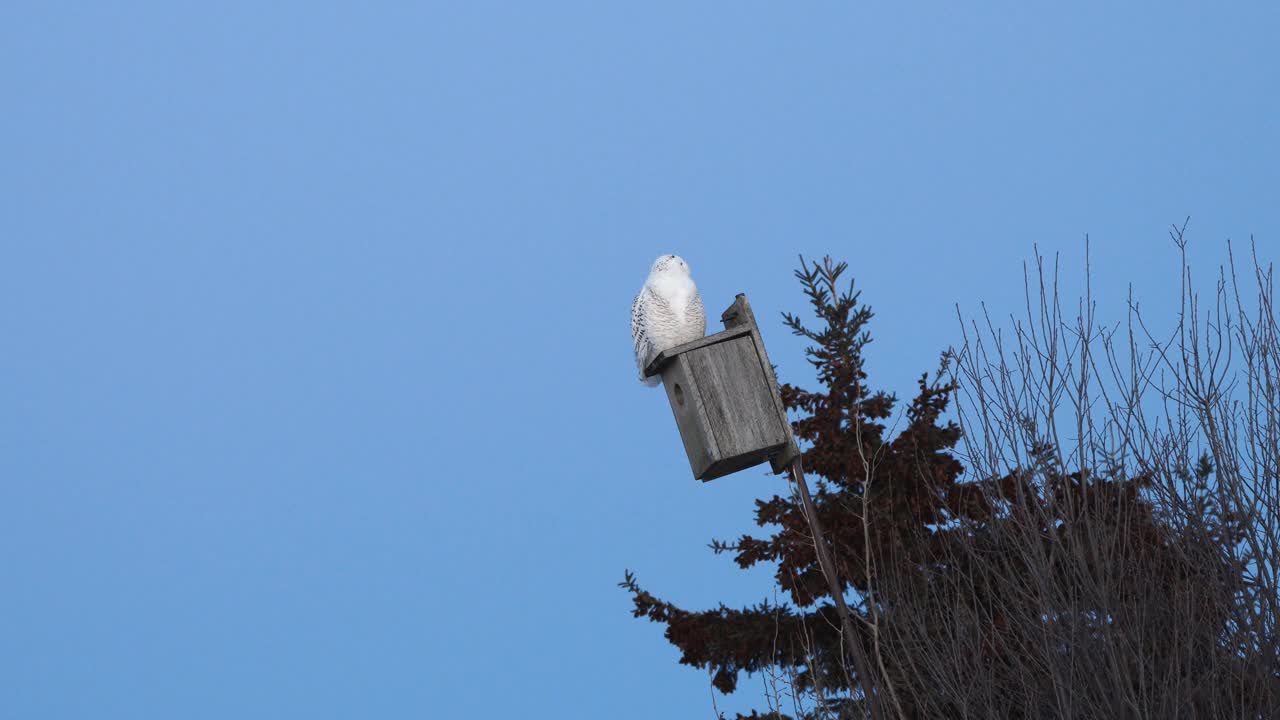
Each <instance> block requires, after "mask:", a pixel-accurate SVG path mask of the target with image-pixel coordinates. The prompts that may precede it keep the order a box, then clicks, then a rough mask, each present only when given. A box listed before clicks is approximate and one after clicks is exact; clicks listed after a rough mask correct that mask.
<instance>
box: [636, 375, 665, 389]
mask: <svg viewBox="0 0 1280 720" xmlns="http://www.w3.org/2000/svg"><path fill="white" fill-rule="evenodd" d="M640 382H642V383H644V384H645V385H646V386H647V387H658V386H659V385H661V384H662V376H661V375H650V376H649V377H642V378H640Z"/></svg>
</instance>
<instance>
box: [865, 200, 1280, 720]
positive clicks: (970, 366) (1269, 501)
mask: <svg viewBox="0 0 1280 720" xmlns="http://www.w3.org/2000/svg"><path fill="white" fill-rule="evenodd" d="M1184 230H1185V225H1184V226H1183V227H1175V228H1174V230H1173V232H1172V237H1173V240H1174V243H1175V246H1176V247H1177V248H1178V249H1179V250H1180V251H1181V252H1182V257H1183V281H1182V305H1181V311H1180V314H1179V316H1178V317H1177V325H1176V327H1175V328H1174V330H1173V332H1172V334H1171V335H1169V336H1164V337H1161V336H1157V335H1156V334H1155V332H1154V330H1153V329H1152V325H1151V324H1149V322H1148V319H1147V318H1145V317H1144V316H1143V314H1142V313H1141V312H1140V310H1139V307H1138V305H1137V304H1136V303H1134V302H1132V300H1131V301H1130V304H1129V309H1128V321H1127V323H1122V324H1118V325H1116V326H1114V327H1102V326H1100V325H1099V324H1098V322H1097V320H1096V315H1095V310H1096V308H1095V304H1094V301H1093V299H1092V297H1091V295H1090V293H1089V292H1086V295H1085V297H1084V298H1083V299H1081V300H1080V301H1079V302H1078V303H1077V304H1076V306H1075V307H1074V308H1073V309H1072V311H1071V312H1067V310H1065V309H1064V306H1063V302H1062V299H1061V297H1060V294H1059V278H1058V268H1057V264H1056V261H1055V263H1054V265H1053V267H1048V266H1047V265H1046V262H1045V260H1044V259H1043V258H1040V257H1038V258H1037V261H1036V264H1035V267H1034V271H1033V272H1029V273H1028V277H1027V282H1026V286H1027V295H1026V298H1027V301H1026V308H1025V316H1024V317H1022V318H1013V319H1012V327H1011V328H1009V329H1007V330H1006V329H1001V328H1000V327H999V326H998V325H997V323H996V322H994V321H993V320H992V319H991V317H990V316H989V315H987V314H986V313H985V312H984V314H983V317H982V318H981V320H980V321H970V322H969V323H967V324H966V326H965V335H964V344H963V346H962V347H960V348H959V349H958V350H955V351H954V352H953V353H951V361H952V365H951V371H952V372H953V378H954V381H955V384H956V386H957V388H958V395H957V413H958V416H959V422H960V425H961V427H962V429H963V438H964V439H963V443H962V446H961V447H962V451H961V453H960V455H961V460H962V461H963V462H964V464H965V465H966V477H968V478H970V479H972V482H973V484H974V485H975V486H977V487H979V488H981V491H982V493H983V497H984V498H985V500H986V502H987V503H989V506H990V507H991V508H992V512H991V515H990V517H989V518H987V519H985V520H977V519H974V516H973V515H972V514H968V515H967V516H957V517H956V519H954V520H953V521H951V523H950V525H949V526H948V527H947V529H948V530H949V532H946V533H939V532H937V528H934V529H926V530H923V531H921V532H922V534H923V535H926V536H929V535H931V536H933V537H935V538H937V539H939V540H941V539H942V538H943V537H945V541H938V542H934V543H933V544H932V546H931V548H932V551H933V552H932V554H931V555H930V556H929V557H928V558H927V560H925V561H921V560H920V558H919V556H918V554H914V555H913V556H912V557H910V558H909V562H904V560H908V558H907V557H906V556H905V555H904V554H903V552H902V550H901V546H898V545H896V544H889V545H887V546H882V547H880V548H878V557H877V559H876V561H875V567H876V574H875V582H874V590H873V593H872V599H873V601H874V603H875V604H876V605H877V606H878V607H879V608H880V610H879V615H880V618H881V620H880V622H879V632H880V642H882V643H883V645H884V647H883V649H882V653H881V654H882V655H883V657H885V658H887V659H888V660H889V663H888V666H887V667H886V668H885V669H884V671H883V673H882V675H883V676H882V677H880V678H878V679H877V681H878V685H879V686H883V687H893V688H895V689H896V691H897V692H898V693H899V694H900V695H901V696H902V697H903V698H904V701H903V705H904V706H905V707H906V708H908V709H907V710H904V711H903V712H902V713H901V714H902V715H905V716H911V717H957V718H1000V717H1008V718H1174V717H1203V718H1263V717H1277V716H1280V654H1278V653H1280V644H1278V638H1277V635H1276V617H1277V613H1276V604H1277V591H1278V589H1280V588H1278V581H1280V532H1278V531H1280V527H1278V523H1280V479H1278V477H1280V474H1278V468H1280V333H1278V332H1277V324H1276V317H1275V313H1274V309H1273V305H1272V298H1273V296H1274V294H1273V283H1272V272H1271V268H1270V266H1266V267H1264V266H1263V265H1262V264H1261V263H1260V262H1259V261H1258V260H1257V258H1256V255H1254V256H1253V257H1251V260H1252V262H1251V266H1252V267H1251V272H1250V273H1249V274H1247V275H1246V276H1245V277H1244V279H1242V278H1241V277H1240V276H1239V275H1238V274H1237V267H1236V262H1235V257H1234V256H1232V257H1231V259H1230V262H1229V263H1228V265H1227V267H1226V268H1224V269H1223V270H1222V272H1221V273H1220V275H1219V277H1218V281H1217V287H1216V293H1215V294H1214V296H1213V298H1212V299H1211V301H1210V302H1207V303H1205V302H1202V300H1201V298H1200V296H1199V295H1198V294H1197V293H1196V292H1195V291H1194V289H1193V284H1192V280H1193V278H1192V275H1191V269H1190V267H1189V266H1188V265H1187V262H1186V254H1185V250H1186V239H1185V235H1184ZM929 540H930V537H921V538H917V540H916V543H915V545H916V546H919V545H920V544H921V543H927V542H929ZM875 615H876V614H875V613H872V614H871V616H873V617H874V616H875Z"/></svg>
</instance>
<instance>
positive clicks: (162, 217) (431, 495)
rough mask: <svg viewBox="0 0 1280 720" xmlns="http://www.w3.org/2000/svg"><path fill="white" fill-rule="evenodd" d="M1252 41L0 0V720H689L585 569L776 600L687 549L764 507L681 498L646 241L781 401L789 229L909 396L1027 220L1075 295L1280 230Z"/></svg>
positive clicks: (712, 14) (919, 20)
mask: <svg viewBox="0 0 1280 720" xmlns="http://www.w3.org/2000/svg"><path fill="white" fill-rule="evenodd" d="M979 6H980V7H979ZM1120 6H1123V7H1120ZM1277 36H1280V6H1278V5H1277V4H1276V3H1274V2H1255V3H1230V4H1227V3H1208V2H1206V3H1179V2H1159V3H1154V2H1153V3H1137V2H1134V3H1114V2H1093V3H1040V2H1026V1H1025V0H1020V1H1018V2H999V3H886V2H847V1H845V2H824V1H815V2H805V3H779V2H774V1H766V0H747V1H737V2H693V1H690V0H680V1H679V2H666V1H663V2H643V3H606V2H599V1H595V0H593V1H585V0H584V1H582V2H560V1H553V0H541V1H538V2H506V3H496V2H487V1H484V0H465V1H458V2H448V3H445V2H436V3H432V2H427V3H372V2H366V3H347V4H343V5H341V6H340V5H336V4H331V3H315V2H305V3H304V2H279V3H267V2H252V3H247V2H246V3H210V2H200V3H185V2H181V3H180V2H156V3H131V2H110V3H108V2H101V3H88V2H84V3H53V2H31V3H28V2H20V1H18V0H8V1H7V2H5V3H3V4H0V718H3V719H4V720H8V719H9V718H15V719H22V720H29V719H35V718H94V719H95V720H104V719H107V718H165V719H168V718H190V719H193V720H194V719H203V718H287V717H299V718H469V717H493V718H506V717H533V718H542V717H546V718H624V719H625V718H645V719H646V720H648V719H651V718H682V717H710V716H711V708H710V694H709V683H708V678H707V677H706V675H705V674H703V673H700V672H698V671H695V670H692V669H689V668H686V667H683V666H679V665H677V664H676V657H677V653H676V651H675V650H674V649H673V648H672V647H670V646H669V645H668V644H667V643H666V641H665V640H664V639H663V638H662V637H661V628H660V627H659V626H655V625H651V624H648V623H644V622H641V621H637V620H633V619H632V618H631V617H630V615H629V608H630V603H629V601H628V597H627V595H626V594H625V593H624V592H623V591H621V590H619V589H618V588H616V587H615V583H616V582H617V581H618V580H620V579H621V577H622V574H623V570H624V569H627V568H630V569H632V570H634V571H635V572H637V573H638V575H639V578H640V580H641V582H642V583H643V584H645V585H646V586H647V587H648V588H650V589H651V590H653V591H654V592H656V593H658V594H660V595H662V596H664V597H668V598H669V599H672V600H674V601H677V602H680V603H682V604H685V605H687V606H689V607H692V608H702V607H708V606H713V605H714V604H715V603H716V602H718V601H720V600H724V601H726V602H728V603H730V604H741V603H747V602H756V601H758V600H760V599H763V598H764V597H766V596H767V594H768V593H769V588H770V583H769V581H768V570H767V569H760V570H757V571H753V572H751V573H743V572H741V571H738V570H737V569H736V567H735V566H734V565H733V563H732V561H731V560H730V559H728V558H717V557H714V556H713V555H711V554H710V552H709V551H707V550H706V548H705V545H706V543H707V542H708V541H709V540H711V539H713V538H731V537H735V536H737V535H739V534H741V533H742V532H744V531H747V530H749V529H750V517H751V508H752V504H751V501H752V498H754V497H757V496H760V495H765V494H770V493H773V492H785V487H784V484H783V482H782V481H781V479H779V478H775V477H772V476H768V475H766V474H765V473H764V472H763V471H762V470H759V469H756V470H750V471H746V472H743V473H740V474H739V475H735V476H730V477H727V478H724V479H722V480H718V481H716V482H713V483H710V484H707V485H702V484H700V483H697V482H695V481H693V480H692V479H691V477H690V476H689V472H688V467H687V465H686V463H685V459H684V457H683V454H682V451H681V448H680V444H679V440H678V436H677V434H676V430H675V427H674V424H673V422H672V421H671V417H670V411H669V410H668V408H667V406H666V402H665V399H664V398H663V397H662V396H661V393H660V392H658V391H653V390H649V389H646V388H643V387H641V386H640V384H639V383H637V382H636V381H635V380H634V378H633V368H632V360H631V357H630V353H631V348H630V338H629V336H628V311H629V304H630V301H631V297H632V295H633V294H634V292H635V290H636V289H637V288H638V287H639V285H640V283H641V282H642V281H643V279H644V275H645V273H646V272H647V270H648V266H649V264H650V263H651V262H652V260H653V259H654V257H655V256H656V255H658V254H660V253H666V252H677V253H680V254H682V255H683V256H684V257H685V258H686V259H687V260H688V261H689V263H690V264H691V265H692V267H693V270H694V276H695V278H696V280H697V281H698V283H699V286H700V287H701V289H702V295H703V298H704V299H705V300H706V303H707V305H708V310H709V314H710V315H712V317H713V318H718V316H719V312H720V310H721V309H723V308H724V307H725V306H727V305H728V304H729V303H730V302H731V301H732V299H733V295H734V293H736V292H747V293H749V295H750V297H751V299H752V301H753V304H754V305H755V307H756V310H757V313H758V315H759V316H760V319H761V322H762V324H763V331H764V335H765V339H766V340H767V341H768V343H769V349H770V351H771V355H772V358H773V360H774V362H775V363H776V364H777V365H778V366H779V372H780V375H781V377H782V379H784V380H788V379H790V380H796V379H804V378H806V377H807V372H806V366H805V364H804V362H803V358H802V355H801V350H802V346H801V345H800V344H799V343H797V342H796V340H795V339H794V338H792V337H790V336H788V335H786V334H785V332H784V329H783V327H782V325H781V322H780V321H779V318H778V313H779V312H780V311H782V310H793V311H795V310H803V309H804V304H803V297H802V296H801V295H800V292H799V289H798V286H797V285H796V284H795V282H794V281H793V280H792V278H791V276H790V275H791V270H792V269H793V267H794V265H795V256H796V254H797V253H800V252H803V253H806V254H807V255H810V256H820V255H822V254H823V253H831V254H833V255H836V256H838V257H840V258H844V259H847V260H848V261H849V262H850V263H851V266H852V270H851V272H852V274H853V276H854V277H855V278H856V279H857V281H858V283H859V286H860V287H861V288H862V289H863V290H864V296H863V297H864V299H865V300H866V301H868V302H870V303H871V304H872V305H873V306H874V307H875V309H876V310H877V312H878V316H877V318H876V320H875V321H874V323H873V326H872V328H871V330H872V332H873V334H874V335H875V337H876V341H875V343H874V344H873V346H872V348H871V355H870V358H869V364H870V370H871V372H872V381H873V383H874V384H875V385H876V386H877V387H882V388H885V389H888V390H893V391H897V392H899V393H900V394H906V393H909V392H910V391H911V389H912V385H911V384H912V382H913V380H914V378H915V376H916V375H918V374H919V373H920V372H922V371H924V370H927V369H930V368H933V367H934V366H935V365H936V362H937V358H938V354H939V352H940V351H942V350H943V349H944V348H946V347H947V346H948V345H950V344H952V343H954V342H956V339H957V329H956V320H955V306H956V304H957V303H958V304H960V305H961V306H962V307H964V308H967V309H974V308H976V307H977V306H978V303H979V302H981V301H987V302H988V303H989V305H990V306H991V307H992V308H993V310H994V311H995V312H997V313H1004V312H1008V311H1010V310H1014V309H1016V302H1017V301H1018V299H1019V297H1020V294H1021V262H1022V260H1023V259H1024V258H1025V257H1027V256H1028V255H1029V254H1030V253H1031V248H1032V244H1033V243H1039V244H1040V246H1041V248H1042V249H1044V250H1047V251H1061V252H1062V253H1063V254H1064V258H1065V259H1066V260H1067V267H1068V269H1069V272H1071V273H1077V272H1078V270H1079V267H1080V260H1081V258H1082V256H1083V238H1084V236H1085V234H1086V233H1088V234H1089V235H1090V237H1091V238H1092V241H1093V247H1094V253H1093V255H1094V263H1095V270H1096V281H1095V285H1096V287H1097V289H1098V291H1099V295H1101V296H1102V297H1103V299H1104V300H1106V299H1108V298H1111V299H1113V300H1114V299H1118V298H1120V297H1122V295H1123V293H1124V290H1125V287H1126V284H1127V283H1129V282H1133V283H1134V284H1135V286H1136V289H1137V291H1138V293H1139V294H1140V295H1141V296H1142V297H1144V298H1145V299H1147V302H1148V307H1151V308H1156V309H1158V308H1160V307H1161V303H1164V304H1166V305H1168V304H1169V303H1171V302H1172V300H1173V299H1174V295H1173V293H1174V292H1176V287H1174V284H1175V282H1176V278H1175V277H1174V276H1173V275H1171V274H1170V272H1171V271H1172V270H1173V268H1174V266H1175V262H1176V257H1175V256H1174V255H1173V253H1172V252H1171V246H1170V243H1169V241H1168V238H1167V236H1166V229H1167V227H1168V225H1169V224H1170V223H1172V222H1175V221H1180V220H1182V218H1184V217H1185V216H1187V215H1191V216H1193V220H1192V225H1191V230H1192V233H1193V235H1194V237H1195V238H1196V242H1197V243H1198V244H1197V245H1196V246H1195V248H1194V250H1195V252H1196V253H1197V255H1196V257H1200V258H1204V262H1207V263H1209V264H1213V263H1216V262H1217V261H1218V260H1220V259H1221V257H1222V252H1221V250H1222V248H1223V245H1224V241H1225V240H1226V239H1227V238H1231V239H1234V240H1237V241H1242V240H1247V238H1248V237H1249V236H1250V235H1254V236H1255V237H1256V239H1257V242H1258V245H1259V249H1260V250H1261V251H1262V252H1263V253H1264V254H1266V255H1268V256H1270V257H1272V258H1274V257H1276V255H1277V252H1276V250H1280V203H1277V188H1278V187H1280V141H1278V140H1277V138H1278V137H1280V92H1277V90H1278V89H1280V56H1278V55H1277V51H1276V45H1275V43H1276V38H1277ZM1206 272H1207V271H1206ZM1113 311H1114V313H1115V314H1116V315H1119V314H1120V313H1121V311H1122V308H1120V306H1119V305H1118V304H1117V305H1114V306H1113ZM758 687H759V685H758V682H757V681H754V680H744V682H743V685H742V688H743V689H742V690H741V691H740V696H735V697H734V698H730V699H728V700H721V708H722V709H734V708H741V707H744V706H745V705H746V704H747V702H748V701H752V700H756V699H758V692H757V691H758Z"/></svg>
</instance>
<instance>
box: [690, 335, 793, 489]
mask: <svg viewBox="0 0 1280 720" xmlns="http://www.w3.org/2000/svg"><path fill="white" fill-rule="evenodd" d="M683 357H684V358H685V360H686V362H687V364H688V366H689V369H690V372H691V374H692V375H693V377H696V378H697V379H698V383H699V386H700V387H702V388H704V389H706V388H715V392H714V393H704V395H703V397H702V400H703V406H704V407H705V409H706V413H707V421H708V423H709V424H710V425H711V431H712V433H713V434H714V435H715V438H716V446H717V448H718V450H719V459H720V460H731V459H733V458H743V459H744V460H750V461H751V464H752V465H754V464H756V463H758V462H762V461H763V460H765V459H766V458H767V457H768V454H769V453H771V452H774V451H776V449H777V446H779V445H782V444H784V443H786V442H787V434H786V431H785V430H784V429H783V427H782V423H781V422H780V420H779V418H778V413H777V410H776V408H775V407H774V404H773V398H772V397H771V395H772V389H773V388H772V387H770V386H769V385H768V384H767V383H766V381H765V375H764V373H763V372H762V370H761V368H760V355H759V351H758V349H757V347H756V343H755V339H754V338H753V337H751V336H750V335H744V336H742V337H740V338H737V339H734V340H731V341H729V342H723V343H718V344H716V345H711V346H709V347H706V348H702V349H700V350H696V351H694V352H691V353H688V354H687V355H685V356H683ZM757 453H763V454H762V455H760V456H759V457H756V456H755V455H756V454H757ZM736 465H738V463H730V465H729V467H733V466H736ZM747 467H749V465H748V466H747ZM718 469H720V470H724V469H725V468H718ZM735 469H740V468H735ZM728 472H732V470H728ZM721 474H726V473H725V472H722V473H721Z"/></svg>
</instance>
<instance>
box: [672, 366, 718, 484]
mask: <svg viewBox="0 0 1280 720" xmlns="http://www.w3.org/2000/svg"><path fill="white" fill-rule="evenodd" d="M687 357H688V356H687V355H684V356H678V357H676V358H675V361H674V362H672V363H671V364H669V365H668V366H667V368H666V370H664V371H663V373H662V385H663V388H664V389H665V390H666V391H667V402H668V403H670V404H671V414H672V415H674V416H675V419H676V427H677V428H679V430H680V442H681V443H683V444H684V453H685V456H686V457H687V458H689V469H690V470H692V471H693V476H694V477H695V478H698V479H703V477H704V476H705V475H706V473H707V470H708V469H709V468H711V467H712V466H713V465H714V464H715V463H716V461H718V460H719V459H720V449H719V447H718V446H717V444H716V437H715V433H714V432H712V429H711V425H710V423H708V422H707V410H706V408H705V407H704V405H703V402H702V393H701V391H700V390H699V384H698V379H697V377H696V376H694V375H693V373H691V372H690V371H689V364H688V362H686V359H685V358H687Z"/></svg>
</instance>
